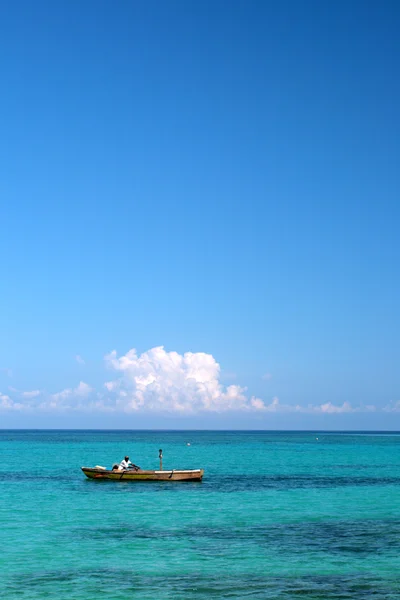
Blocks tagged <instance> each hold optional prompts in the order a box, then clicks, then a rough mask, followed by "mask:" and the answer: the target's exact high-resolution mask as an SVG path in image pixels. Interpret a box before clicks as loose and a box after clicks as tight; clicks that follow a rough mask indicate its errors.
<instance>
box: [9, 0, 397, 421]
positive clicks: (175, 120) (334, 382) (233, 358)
mask: <svg viewBox="0 0 400 600" xmlns="http://www.w3.org/2000/svg"><path fill="white" fill-rule="evenodd" d="M399 17H400V7H399V5H398V3H397V2H391V1H385V2H377V1H371V2H361V1H360V2H358V1H352V2H344V1H339V2H335V3H327V2H324V3H322V2H317V1H309V0H305V1H304V2H296V1H294V0H293V1H284V2H280V3H273V2H268V1H262V2H258V1H253V2H245V1H235V0H234V1H232V2H225V1H216V2H215V1H213V2H208V1H205V2H184V1H183V0H182V1H175V0H171V1H169V2H165V3H164V2H129V1H121V2H118V3H109V2H106V1H105V0H100V1H98V0H97V1H96V2H94V1H87V2H84V3H82V2H77V1H71V2H57V3H54V2H47V1H40V0H39V1H38V2H35V3H32V2H27V1H26V2H25V1H21V2H18V3H14V4H9V5H8V6H6V7H4V8H3V10H2V18H1V20H0V49H1V73H2V77H1V83H0V86H1V96H0V98H1V100H0V102H1V108H2V116H3V119H2V135H1V137H0V160H1V165H2V169H1V170H2V176H1V178H0V216H1V219H0V223H1V234H0V256H1V258H2V261H1V262H2V269H1V274H2V277H1V294H0V340H1V344H0V368H1V371H0V392H1V395H0V427H29V426H35V427H59V426H71V427H74V426H82V427H90V426H94V427H107V426H110V427H132V428H135V427H153V426H154V427H177V428H178V427H217V428H218V427H224V428H230V427H232V428H236V427H250V428H267V429H268V428H275V427H278V428H285V429H289V428H314V427H316V428H326V429H329V428H333V429H335V428H340V429H342V428H378V427H381V428H391V429H396V428H397V429H400V404H399V405H398V404H397V403H398V402H399V403H400V386H399V377H398V366H399V358H400V344H399V325H400V323H399V321H400V319H399V301H400V283H399V267H398V265H399V263H400V242H399V235H398V231H399V217H400V208H399V179H400V175H399V173H400V170H399V168H398V157H399V151H400V147H399V146H400V141H399V140H400V119H399V109H398V107H399V106H400V80H399V77H398V72H399V61H400V40H399V36H398V28H399V22H400V19H399ZM160 347H163V348H164V351H161V350H157V348H158V349H159V348H160ZM132 349H136V354H134V353H131V354H129V355H128V358H127V359H125V362H124V356H125V355H127V353H128V352H129V351H131V350H132ZM154 349H156V350H154ZM113 350H115V351H116V354H115V355H112V357H111V358H110V356H109V354H110V352H112V351H113ZM171 353H172V354H171ZM188 353H189V354H188ZM77 356H78V357H79V358H78V359H77V358H76V357H77ZM107 356H108V358H107ZM218 365H219V368H218ZM105 384H107V385H108V387H107V386H105ZM85 386H86V387H85ZM398 411H399V412H398Z"/></svg>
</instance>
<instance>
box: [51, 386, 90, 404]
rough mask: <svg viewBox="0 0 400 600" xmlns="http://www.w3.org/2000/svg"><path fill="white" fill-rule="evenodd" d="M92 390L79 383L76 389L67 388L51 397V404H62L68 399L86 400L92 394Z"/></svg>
mask: <svg viewBox="0 0 400 600" xmlns="http://www.w3.org/2000/svg"><path fill="white" fill-rule="evenodd" d="M92 391H93V390H92V388H91V387H90V385H88V384H87V383H85V382H83V381H80V382H79V385H78V386H77V387H76V388H67V389H65V390H62V391H61V392H57V393H56V394H52V395H51V399H52V400H53V402H56V403H58V402H60V401H61V402H63V401H64V400H67V399H69V398H87V397H88V396H89V394H90V393H91V392H92Z"/></svg>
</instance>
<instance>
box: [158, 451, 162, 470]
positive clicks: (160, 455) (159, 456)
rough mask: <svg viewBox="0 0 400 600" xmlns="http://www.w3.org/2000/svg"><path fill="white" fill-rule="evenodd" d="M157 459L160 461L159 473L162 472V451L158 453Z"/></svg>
mask: <svg viewBox="0 0 400 600" xmlns="http://www.w3.org/2000/svg"><path fill="white" fill-rule="evenodd" d="M158 458H159V459H160V471H162V449H161V448H160V449H159V451H158Z"/></svg>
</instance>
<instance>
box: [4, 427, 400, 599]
mask: <svg viewBox="0 0 400 600" xmlns="http://www.w3.org/2000/svg"><path fill="white" fill-rule="evenodd" d="M317 438H318V439H317ZM188 443H190V446H188V445H187V444H188ZM159 448H163V452H164V468H199V467H203V468H204V469H205V477H204V481H203V482H202V483H196V482H189V483H172V482H170V483H163V482H156V483H134V482H131V483H129V482H107V481H103V482H102V481H90V480H88V479H86V478H85V476H84V475H83V473H82V472H81V471H80V467H81V466H83V465H85V466H93V465H96V464H100V465H104V466H111V464H112V463H113V462H116V461H119V460H121V459H122V458H123V456H124V455H125V454H126V453H128V454H129V456H130V457H131V460H133V462H135V463H137V464H139V465H140V466H142V467H144V468H158V465H159V463H158V449H159ZM0 456H1V460H0V521H1V529H0V567H1V568H0V598H2V599H5V600H8V599H10V600H11V599H14V598H29V599H31V600H36V599H42V598H48V599H49V598H50V599H52V598H54V599H57V600H67V599H68V600H71V599H73V600H92V599H94V598H96V599H97V598H104V599H107V600H108V599H109V600H114V599H115V600H117V599H118V600H125V599H128V598H129V599H134V598H138V599H148V598H149V599H152V600H154V599H156V600H164V599H166V598H174V599H175V598H182V599H193V600H197V599H204V598H263V599H264V598H265V599H279V600H288V599H295V598H296V599H298V598H304V599H305V600H320V599H321V600H322V599H323V600H329V599H347V598H348V599H352V600H361V599H367V598H368V599H370V598H371V599H374V600H383V599H385V600H386V599H393V600H394V599H396V600H398V599H399V598H400V435H395V434H391V435H385V434H336V433H335V434H332V433H329V434H328V433H321V432H319V433H318V432H315V433H311V432H301V433H294V432H291V433H284V432H276V433H275V432H272V433H271V432H192V431H191V432H160V431H158V432H143V431H141V432H136V431H113V432H111V431H110V432H105V431H103V432H93V431H5V430H3V431H0Z"/></svg>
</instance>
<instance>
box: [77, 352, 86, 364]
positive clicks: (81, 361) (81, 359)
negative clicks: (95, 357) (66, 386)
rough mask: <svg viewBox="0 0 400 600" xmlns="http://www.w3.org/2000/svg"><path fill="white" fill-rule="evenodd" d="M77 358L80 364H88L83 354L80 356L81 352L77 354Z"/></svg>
mask: <svg viewBox="0 0 400 600" xmlns="http://www.w3.org/2000/svg"><path fill="white" fill-rule="evenodd" d="M75 360H76V362H78V363H79V364H80V365H85V364H86V362H85V360H84V359H83V358H82V356H80V355H79V354H77V355H76V356H75Z"/></svg>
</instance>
